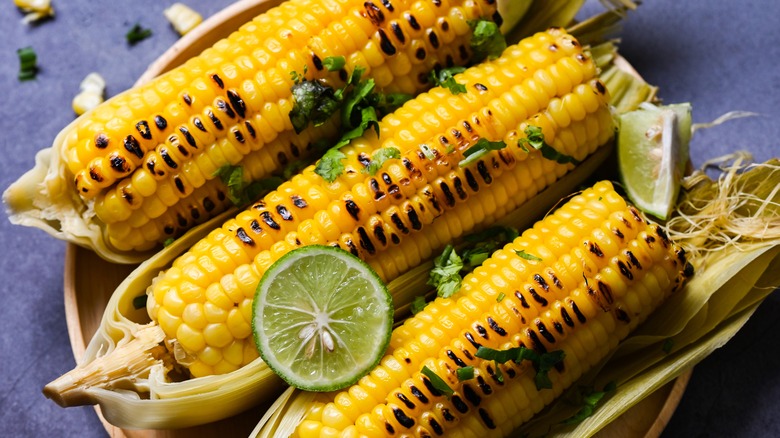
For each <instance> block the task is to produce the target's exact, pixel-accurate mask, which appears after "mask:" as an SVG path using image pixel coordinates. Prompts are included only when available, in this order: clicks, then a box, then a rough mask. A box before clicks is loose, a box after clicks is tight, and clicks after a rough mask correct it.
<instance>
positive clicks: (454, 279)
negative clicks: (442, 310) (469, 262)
mask: <svg viewBox="0 0 780 438" xmlns="http://www.w3.org/2000/svg"><path fill="white" fill-rule="evenodd" d="M461 269H463V260H461V258H460V257H459V256H458V254H457V253H456V252H455V248H454V247H453V246H452V245H447V246H446V247H445V248H444V251H442V253H441V255H439V257H437V258H436V259H435V260H434V261H433V269H431V272H430V273H428V283H427V284H430V285H431V286H434V287H435V288H436V292H437V294H438V295H439V296H440V297H442V298H449V297H451V296H452V294H454V293H455V292H457V291H458V290H459V289H460V282H461V281H462V280H463V278H462V277H461V276H460V270H461Z"/></svg>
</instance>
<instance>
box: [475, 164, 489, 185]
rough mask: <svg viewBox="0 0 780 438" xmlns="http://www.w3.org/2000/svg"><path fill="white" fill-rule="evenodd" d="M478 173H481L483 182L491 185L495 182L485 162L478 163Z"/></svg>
mask: <svg viewBox="0 0 780 438" xmlns="http://www.w3.org/2000/svg"><path fill="white" fill-rule="evenodd" d="M477 172H479V176H481V177H482V180H483V181H485V184H490V183H492V182H493V176H491V175H490V172H489V171H488V170H487V166H485V162H484V161H482V160H480V161H479V162H478V163H477Z"/></svg>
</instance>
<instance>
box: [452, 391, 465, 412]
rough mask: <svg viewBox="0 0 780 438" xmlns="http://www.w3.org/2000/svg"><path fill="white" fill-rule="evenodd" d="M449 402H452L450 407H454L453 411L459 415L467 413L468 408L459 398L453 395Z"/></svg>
mask: <svg viewBox="0 0 780 438" xmlns="http://www.w3.org/2000/svg"><path fill="white" fill-rule="evenodd" d="M450 401H451V402H452V405H453V406H455V409H456V410H457V411H458V412H460V413H461V414H465V413H466V412H468V411H469V406H468V405H467V404H466V402H464V401H463V399H462V398H460V397H459V396H457V395H453V396H452V398H451V399H450Z"/></svg>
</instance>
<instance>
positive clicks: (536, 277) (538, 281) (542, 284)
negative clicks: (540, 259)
mask: <svg viewBox="0 0 780 438" xmlns="http://www.w3.org/2000/svg"><path fill="white" fill-rule="evenodd" d="M534 281H535V282H536V284H538V285H539V287H541V288H542V290H544V291H545V292H549V291H550V286H549V285H548V284H547V282H546V281H545V280H544V277H542V276H541V275H539V274H534Z"/></svg>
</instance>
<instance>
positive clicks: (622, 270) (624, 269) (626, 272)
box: [617, 260, 634, 280]
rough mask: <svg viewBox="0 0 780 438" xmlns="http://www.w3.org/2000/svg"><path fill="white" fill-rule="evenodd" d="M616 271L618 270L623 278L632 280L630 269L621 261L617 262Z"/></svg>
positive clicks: (632, 275)
mask: <svg viewBox="0 0 780 438" xmlns="http://www.w3.org/2000/svg"><path fill="white" fill-rule="evenodd" d="M617 265H618V270H620V273H621V274H623V276H624V277H626V278H628V279H629V280H633V279H634V274H632V273H631V269H630V268H629V267H628V266H626V264H625V263H623V260H619V261H618V263H617Z"/></svg>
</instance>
